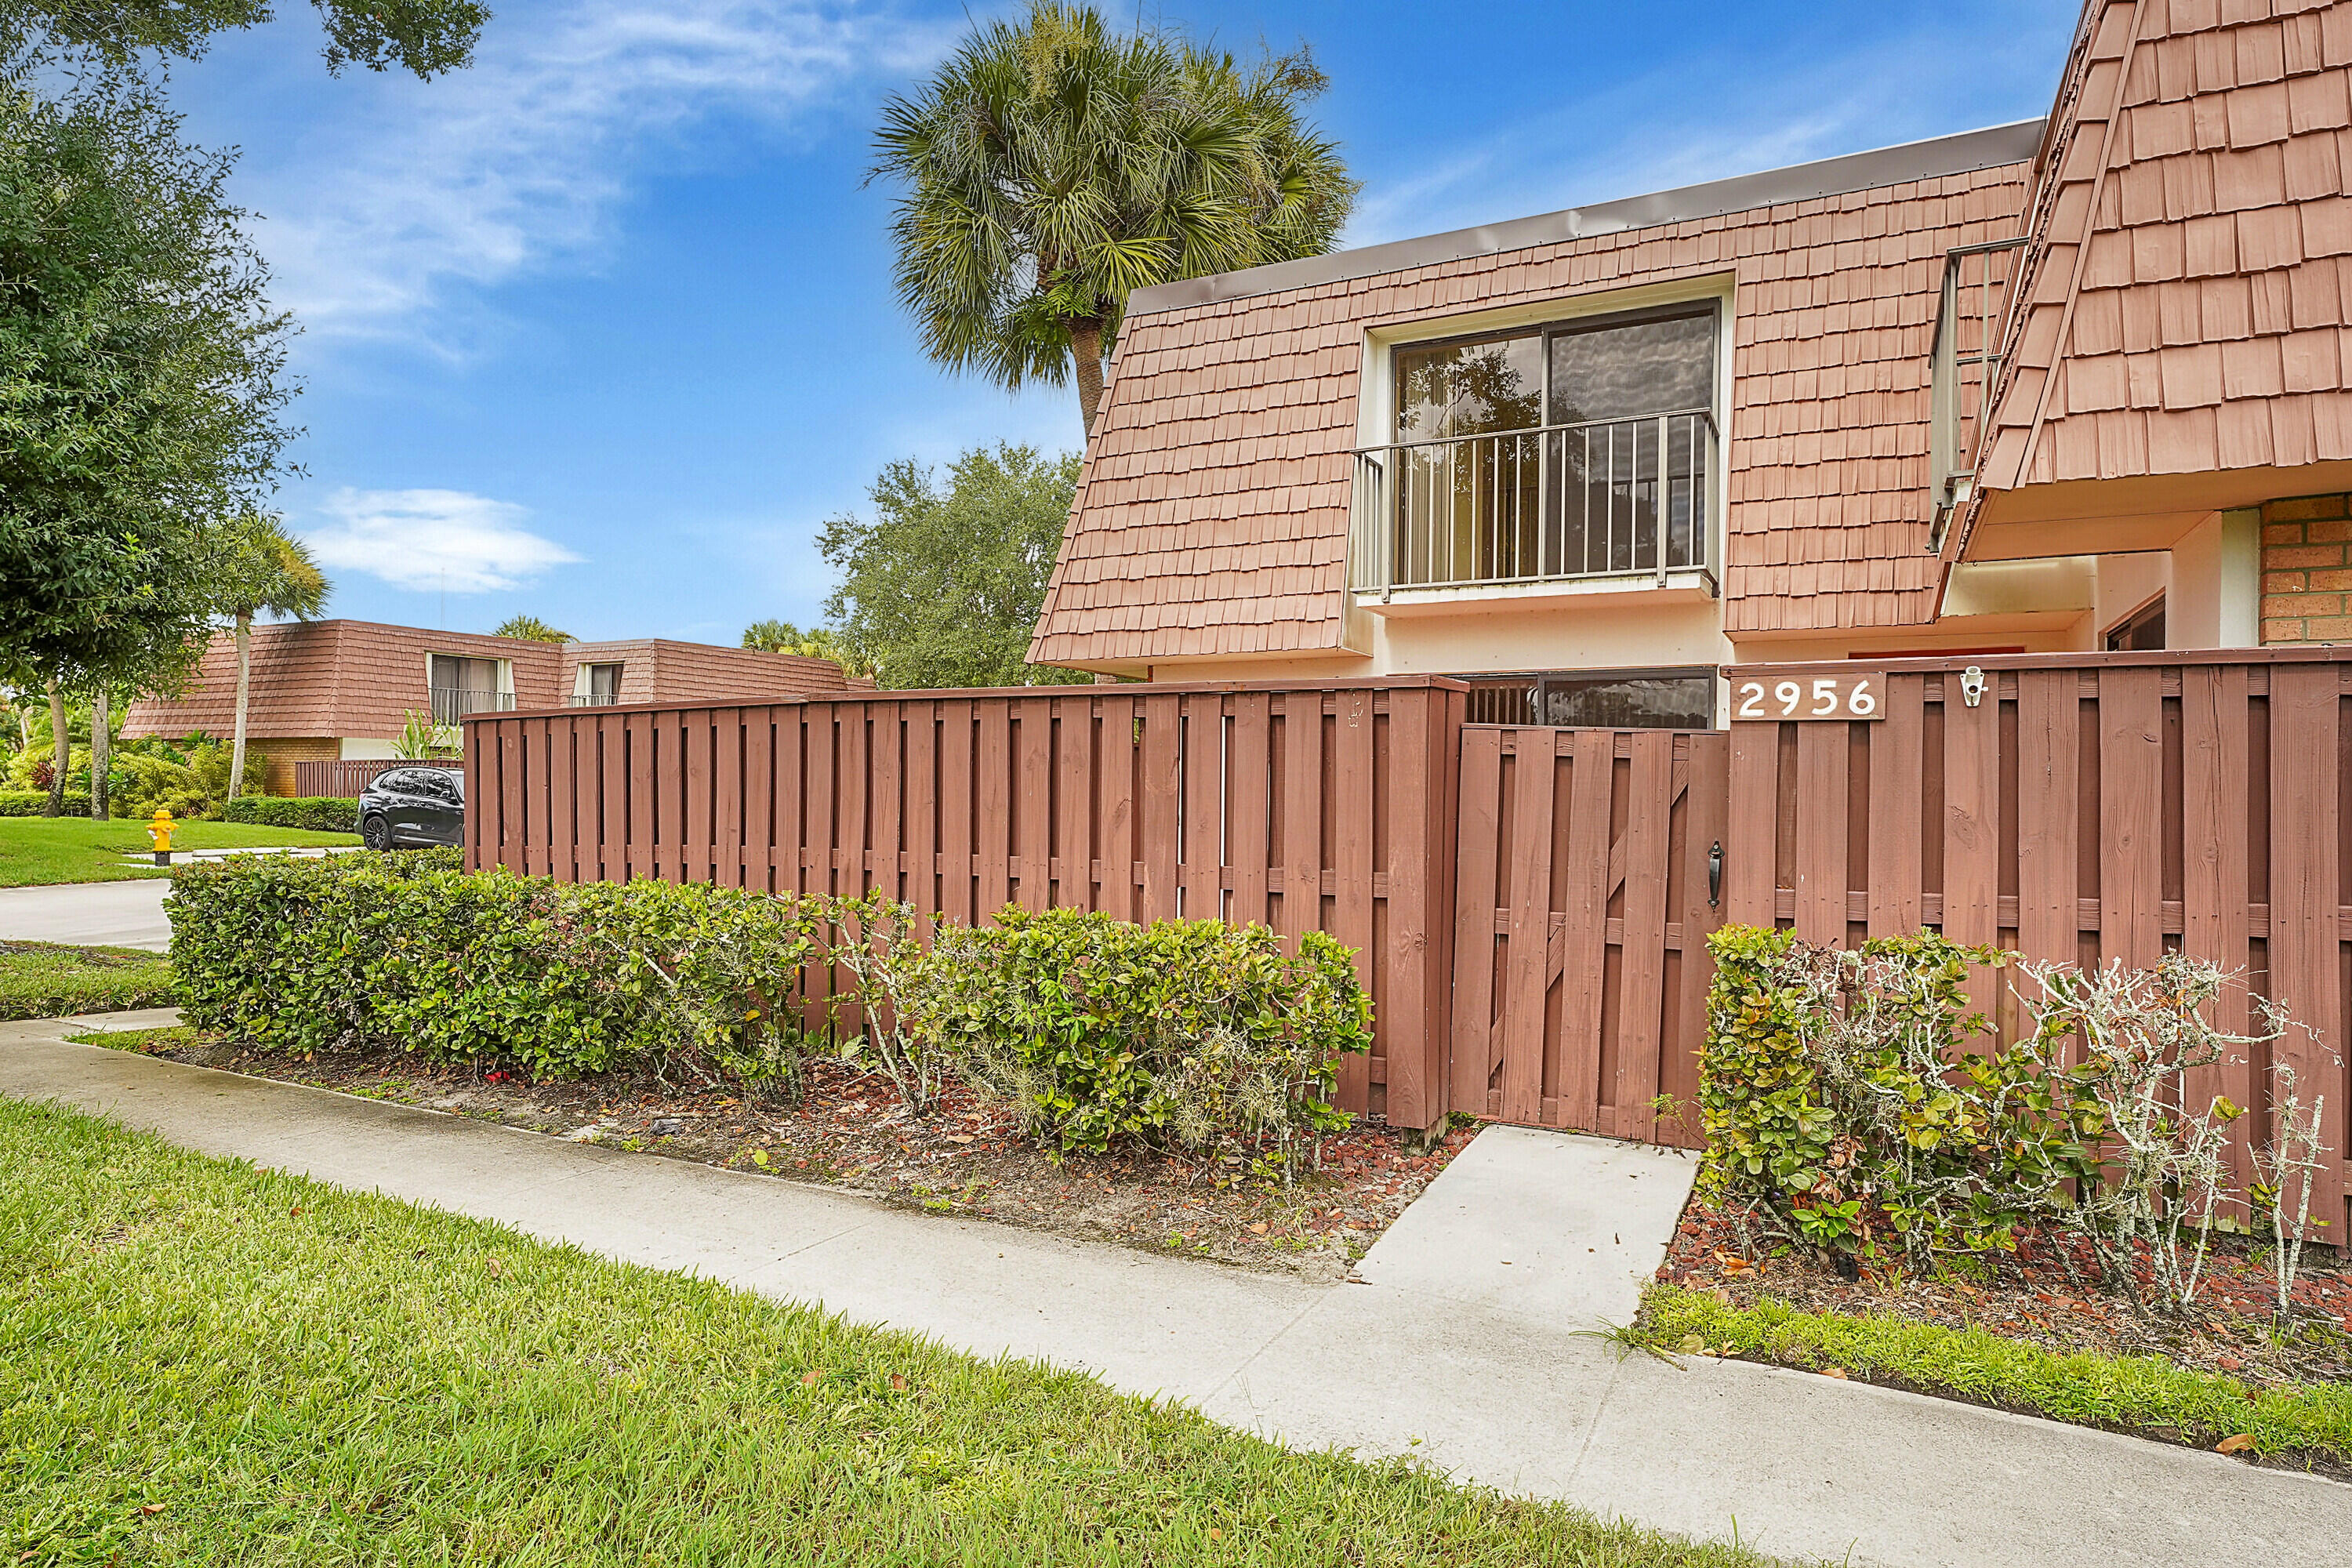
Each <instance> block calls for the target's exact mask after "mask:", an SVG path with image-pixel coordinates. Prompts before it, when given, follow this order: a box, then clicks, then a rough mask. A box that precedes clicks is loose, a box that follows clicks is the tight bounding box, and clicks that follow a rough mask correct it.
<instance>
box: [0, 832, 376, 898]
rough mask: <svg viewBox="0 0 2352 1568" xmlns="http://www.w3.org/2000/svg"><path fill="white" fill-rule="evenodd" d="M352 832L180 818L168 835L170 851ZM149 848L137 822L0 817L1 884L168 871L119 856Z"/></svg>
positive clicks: (307, 840) (332, 840)
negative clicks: (170, 841)
mask: <svg viewBox="0 0 2352 1568" xmlns="http://www.w3.org/2000/svg"><path fill="white" fill-rule="evenodd" d="M358 842H359V837H358V836H357V835H356V834H351V833H312V832H310V831H308V830H307V829H304V828H299V827H264V826H258V825H257V824H254V823H248V822H184V823H182V824H180V825H179V826H178V827H177V828H176V829H175V830H174V831H173V834H172V847H173V848H174V849H240V848H250V847H308V846H310V845H317V844H357V843H358ZM150 848H151V846H150V844H149V842H148V838H147V828H146V826H145V825H144V824H143V823H139V822H122V821H117V822H92V821H91V820H90V819H89V818H88V817H86V816H0V888H27V887H35V886H47V885H48V884H50V883H54V882H116V881H123V880H127V879H133V878H139V877H163V876H168V875H169V874H170V873H169V872H167V871H165V870H163V868H159V867H155V866H152V865H150V866H145V867H140V866H130V865H125V864H124V863H123V859H122V857H123V856H125V855H128V854H132V853H141V854H144V853H146V852H148V851H149V849H150Z"/></svg>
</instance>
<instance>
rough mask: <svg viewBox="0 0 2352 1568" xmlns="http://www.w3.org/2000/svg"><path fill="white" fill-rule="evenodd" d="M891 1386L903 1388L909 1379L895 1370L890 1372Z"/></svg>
mask: <svg viewBox="0 0 2352 1568" xmlns="http://www.w3.org/2000/svg"><path fill="white" fill-rule="evenodd" d="M890 1386H891V1387H893V1388H900V1389H903V1388H905V1387H906V1386H907V1380H906V1379H905V1378H904V1377H903V1376H901V1375H899V1374H898V1373H895V1372H894V1373H891V1374H890Z"/></svg>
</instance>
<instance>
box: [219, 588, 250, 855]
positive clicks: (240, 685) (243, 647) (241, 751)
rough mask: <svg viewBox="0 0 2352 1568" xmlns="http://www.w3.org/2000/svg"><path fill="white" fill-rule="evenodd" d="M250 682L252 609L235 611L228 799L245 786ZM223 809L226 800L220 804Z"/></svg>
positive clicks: (233, 798) (234, 796)
mask: <svg viewBox="0 0 2352 1568" xmlns="http://www.w3.org/2000/svg"><path fill="white" fill-rule="evenodd" d="M252 684H253V612H252V611H251V610H239V611H238V612H237V613H236V739H235V740H234V741H232V742H229V748H228V798H229V800H235V799H236V797H237V795H239V794H240V793H241V792H242V791H243V790H244V788H245V708H246V700H247V698H248V697H249V696H251V694H252ZM222 806H223V809H224V810H226V806H227V802H226V801H224V802H223V803H222Z"/></svg>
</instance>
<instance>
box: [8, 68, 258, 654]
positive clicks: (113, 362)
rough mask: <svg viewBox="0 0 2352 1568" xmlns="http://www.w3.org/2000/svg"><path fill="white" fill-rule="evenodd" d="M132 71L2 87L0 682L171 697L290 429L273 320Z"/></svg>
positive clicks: (238, 242) (192, 162)
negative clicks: (118, 687) (107, 684)
mask: <svg viewBox="0 0 2352 1568" xmlns="http://www.w3.org/2000/svg"><path fill="white" fill-rule="evenodd" d="M179 132H180V124H179V121H178V119H177V117H176V116H174V115H173V114H172V113H171V112H170V111H169V110H167V109H165V108H164V107H163V104H162V102H161V101H160V100H159V99H158V97H157V96H156V91H155V89H154V88H153V87H152V85H150V84H148V83H147V82H145V81H143V80H142V79H139V78H138V77H137V76H135V75H132V74H129V73H113V74H108V75H102V76H101V77H100V78H98V79H95V80H89V81H85V82H84V83H83V84H82V85H81V86H80V87H79V88H78V89H76V90H75V91H74V92H72V93H71V94H70V95H68V96H67V97H65V98H62V99H58V100H48V99H45V98H42V97H40V96H37V94H35V93H33V92H31V91H29V90H27V89H26V86H25V85H24V84H23V83H22V82H21V81H19V80H0V584H5V588H0V680H9V681H18V682H22V681H30V680H46V679H52V678H54V679H59V680H62V681H64V682H65V683H67V684H68V685H84V684H88V683H89V682H90V681H92V680H96V679H107V680H112V681H116V682H119V683H121V684H125V685H131V686H140V687H146V686H154V685H169V684H171V683H173V682H174V681H175V680H176V679H178V678H179V677H180V676H181V674H182V673H184V670H185V669H186V668H187V667H188V665H189V664H190V663H191V662H192V661H193V659H194V656H195V654H196V652H197V651H198V650H199V649H200V648H201V647H202V646H203V642H204V639H205V635H206V633H207V631H208V629H209V626H210V624H211V619H212V617H213V616H215V614H217V613H218V612H219V609H220V607H221V606H220V605H219V603H218V595H219V592H220V590H221V587H222V585H223V584H224V582H225V581H226V580H228V579H229V578H230V577H231V576H232V575H233V574H232V573H231V570H230V568H231V564H232V563H231V559H230V556H231V554H232V553H233V552H234V551H235V549H236V545H237V540H238V535H237V533H236V529H235V527H234V525H235V524H236V521H237V520H239V519H242V518H247V517H249V516H252V515H254V514H256V513H258V512H259V511H261V510H263V504H262V503H263V501H264V499H265V498H266V496H267V494H268V490H269V489H270V488H271V487H272V486H273V485H274V484H275V483H276V481H277V479H278V475H279V473H280V470H281V464H280V452H281V450H282V448H283V447H284V445H285V443H286V441H287V440H288V439H289V437H290V436H291V435H292V434H293V432H292V431H291V430H290V429H289V427H288V426H287V425H286V424H285V422H284V414H285V409H286V405H287V402H288V400H289V396H290V395H291V393H292V390H293V389H292V386H291V384H290V383H289V381H288V379H287V377H286V375H285V343H286V337H287V333H288V331H289V323H288V321H287V319H286V318H285V317H284V316H282V315H279V314H277V313H275V312H273V311H272V310H270V309H269V308H268V303H267V301H266V300H265V299H264V294H263V290H264V287H265V285H266V283H267V280H268V274H267V271H266V268H264V266H263V263H262V260H261V258H260V257H259V255H258V254H257V252H256V251H255V250H254V248H253V247H252V246H251V245H250V244H249V243H248V241H247V238H246V237H245V229H244V224H245V216H246V215H245V214H244V213H243V212H241V211H240V210H239V209H238V208H236V206H234V205H230V203H229V202H228V201H227V199H226V195H225V194H224V191H223V184H224V181H225V180H226V176H227V174H228V169H229V158H228V156H227V155H226V154H219V153H206V152H203V151H200V150H198V149H195V148H193V147H191V146H189V145H187V144H186V143H185V142H183V141H182V140H181V139H180V134H179Z"/></svg>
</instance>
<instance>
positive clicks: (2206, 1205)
mask: <svg viewBox="0 0 2352 1568" xmlns="http://www.w3.org/2000/svg"><path fill="white" fill-rule="evenodd" d="M1708 946H1709V949H1710V951H1712V952H1713V953H1714V954H1715V960H1716V975H1715V980H1714V983H1713V984H1712V986H1711V988H1710V990H1709V992H1708V996H1707V1003H1708V1016H1707V1040H1706V1048H1705V1051H1704V1053H1703V1055H1702V1058H1701V1061H1700V1091H1699V1108H1700V1112H1701V1118H1702V1122H1703V1125H1704V1127H1705V1130H1706V1140H1707V1152H1706V1165H1705V1167H1704V1168H1703V1171H1702V1173H1701V1176H1700V1181H1701V1190H1702V1192H1703V1193H1705V1194H1706V1195H1707V1196H1709V1197H1710V1198H1713V1199H1716V1200H1717V1201H1721V1202H1727V1203H1729V1204H1731V1205H1735V1206H1738V1207H1740V1208H1743V1209H1745V1210H1746V1211H1747V1212H1748V1213H1749V1214H1751V1215H1758V1216H1760V1217H1761V1218H1762V1219H1763V1220H1764V1221H1765V1223H1766V1226H1767V1228H1768V1229H1770V1230H1773V1231H1776V1232H1778V1233H1779V1234H1780V1235H1782V1236H1784V1237H1789V1238H1790V1239H1794V1240H1799V1241H1802V1242H1805V1243H1809V1244H1811V1245H1812V1246H1815V1247H1822V1248H1824V1249H1827V1250H1830V1251H1834V1252H1839V1253H1843V1254H1846V1255H1849V1256H1851V1257H1853V1258H1854V1259H1855V1260H1856V1261H1857V1262H1858V1263H1860V1264H1861V1265H1862V1266H1864V1267H1865V1268H1883V1267H1885V1266H1886V1265H1887V1264H1889V1263H1890V1262H1892V1261H1894V1260H1895V1257H1896V1256H1897V1255H1899V1256H1900V1258H1901V1259H1902V1260H1903V1261H1905V1262H1906V1263H1908V1264H1909V1265H1910V1266H1911V1267H1913V1268H1932V1267H1934V1266H1935V1265H1936V1263H1937V1260H1938V1259H1940V1258H1946V1257H1949V1256H1952V1255H1956V1254H1970V1253H1985V1252H1990V1251H1994V1250H2007V1249H2010V1248H2012V1247H2015V1245H2016V1237H2017V1233H2018V1231H2019V1230H2021V1228H2023V1227H2025V1226H2044V1227H2050V1228H2055V1229H2060V1230H2066V1231H2072V1232H2074V1234H2076V1235H2078V1236H2080V1237H2083V1238H2084V1240H2085V1241H2086V1242H2087V1243H2088V1244H2089V1246H2090V1248H2091V1251H2092V1253H2093V1255H2094V1256H2095V1257H2096V1258H2097V1259H2098V1261H2099V1265H2100V1271H2101V1273H2102V1274H2103V1275H2104V1276H2105V1279H2106V1280H2107V1282H2108V1283H2109V1285H2110V1286H2112V1287H2114V1288H2115V1289H2119V1290H2121V1291H2123V1292H2124V1293H2125V1294H2126V1295H2127V1296H2130V1297H2132V1298H2134V1299H2135V1300H2139V1301H2141V1302H2142V1303H2143V1304H2144V1305H2147V1306H2154V1307H2161V1308H2166V1309H2178V1308H2182V1307H2186V1306H2188V1305H2189V1303H2190V1302H2191V1301H2193V1300H2195V1298H2196V1295H2197V1291H2198V1289H2199V1286H2200V1282H2201V1280H2202V1277H2203V1268H2204V1263H2205V1259H2206V1255H2207V1251H2208V1247H2209V1245H2210V1233H2211V1229H2212V1226H2213V1225H2214V1224H2215V1222H2216V1220H2217V1218H2218V1217H2219V1216H2221V1215H2224V1214H2225V1213H2227V1212H2229V1211H2230V1210H2231V1209H2237V1210H2239V1211H2240V1212H2242V1213H2246V1214H2250V1215H2252V1216H2253V1217H2254V1218H2255V1219H2256V1220H2257V1221H2258V1222H2261V1223H2263V1224H2265V1225H2266V1226H2267V1228H2269V1229H2271V1230H2272V1232H2273V1239H2274V1241H2275V1242H2276V1243H2277V1247H2278V1252H2279V1258H2280V1267H2279V1272H2278V1310H2279V1312H2280V1315H2281V1316H2282V1317H2283V1318H2284V1317H2289V1316H2292V1315H2293V1311H2294V1308H2293V1303H2292V1300H2291V1298H2292V1285H2293V1279H2294V1270H2295V1267H2296V1260H2297V1258H2298V1256H2299V1247H2297V1246H2296V1245H2295V1238H2296V1237H2300V1236H2301V1235H2302V1234H2303V1232H2304V1229H2305V1226H2306V1224H2308V1225H2310V1226H2325V1225H2326V1221H2325V1220H2319V1219H2313V1218H2311V1217H2310V1214H2309V1205H2310V1194H2311V1193H2312V1191H2313V1190H2314V1173H2315V1171H2316V1170H2317V1169H2318V1168H2319V1166H2320V1165H2321V1164H2322V1163H2324V1159H2323V1156H2322V1153H2321V1151H2322V1149H2323V1147H2324V1144H2323V1141H2322V1138H2321V1124H2320V1120H2319V1118H2320V1113H2321V1105H2320V1103H2319V1102H2318V1101H2317V1100H2311V1101H2309V1102H2306V1100H2305V1097H2304V1095H2303V1093H2302V1092H2301V1091H2299V1090H2298V1089H2297V1086H2296V1084H2295V1082H2294V1075H2293V1072H2292V1069H2291V1068H2289V1067H2288V1066H2287V1064H2286V1062H2285V1060H2284V1058H2273V1060H2272V1061H2271V1065H2270V1066H2269V1067H2268V1068H2266V1069H2265V1077H2266V1079H2267V1080H2268V1081H2267V1084H2266V1087H2265V1089H2264V1099H2265V1100H2266V1101H2267V1103H2268V1105H2269V1106H2270V1109H2271V1125H2272V1127H2273V1135H2272V1136H2271V1137H2270V1138H2269V1139H2268V1140H2267V1141H2263V1140H2261V1139H2260V1138H2259V1137H2257V1138H2256V1139H2255V1140H2254V1141H2253V1145H2254V1146H2253V1147H2252V1165H2253V1167H2254V1178H2255V1179H2254V1180H2252V1182H2250V1183H2248V1184H2245V1185H2244V1186H2243V1187H2242V1188H2240V1187H2239V1186H2237V1185H2236V1184H2235V1178H2234V1176H2233V1174H2232V1172H2231V1164H2230V1162H2229V1160H2228V1159H2227V1158H2226V1151H2227V1149H2228V1146H2229V1140H2230V1132H2229V1131H2228V1129H2229V1126H2230V1124H2231V1122H2233V1121H2237V1120H2239V1119H2240V1118H2241V1117H2243V1116H2245V1115H2246V1111H2245V1110H2242V1109H2241V1108H2240V1107H2238V1106H2235V1105H2232V1104H2231V1103H2230V1102H2229V1100H2226V1099H2224V1098H2221V1097H2220V1096H2214V1097H2212V1098H2210V1100H2208V1101H2207V1102H2206V1103H2205V1104H2203V1105H2199V1104H2197V1103H2195V1102H2194V1100H2193V1099H2192V1097H2191V1095H2190V1093H2189V1080H2190V1078H2191V1076H2192V1075H2195V1074H2198V1073H2199V1072H2200V1069H2204V1068H2211V1067H2215V1066H2217V1065H2219V1064H2220V1063H2221V1062H2223V1061H2225V1060H2232V1059H2234V1060H2238V1061H2245V1060H2249V1059H2251V1060H2256V1061H2260V1060H2263V1058H2264V1057H2265V1056H2266V1055H2269V1054H2270V1053H2266V1052H2265V1051H2264V1050H2263V1047H2268V1046H2269V1045H2271V1044H2272V1043H2273V1042H2275V1041H2276V1040H2277V1039H2278V1038H2280V1037H2281V1036H2282V1035H2283V1034H2284V1032H2285V1030H2286V1029H2287V1028H2288V1027H2289V1026H2290V1025H2291V1021H2290V1020H2289V1019H2288V1018H2287V1016H2286V1015H2285V1013H2284V1010H2283V1009H2282V1008H2280V1007H2279V1006H2277V1005H2275V1004H2274V1003H2272V1002H2269V1001H2267V1000H2263V999H2262V998H2259V997H2258V998H2254V999H2253V1001H2254V1012H2255V1015H2256V1016H2258V1017H2259V1019H2260V1020H2261V1022H2262V1032H2261V1033H2259V1034H2257V1035H2252V1036H2240V1035H2232V1034H2230V1033H2228V1032H2226V1031H2224V1030H2222V1029H2221V1028H2219V1027H2217V1026H2215V1024H2214V1023H2213V1019H2214V1017H2215V1016H2218V1014H2219V1013H2220V1012H2221V1011H2222V1010H2221V1009H2218V1008H2216V1007H2215V1006H2214V1005H2213V1003H2214V1002H2215V1001H2216V999H2217V998H2218V997H2219V996H2220V995H2221V993H2222V991H2223V990H2224V989H2225V988H2226V987H2227V986H2229V985H2230V984H2231V977H2230V976H2228V975H2226V974H2224V973H2222V972H2221V970H2220V969H2219V968H2217V967H2216V966H2215V965H2213V964H2212V963H2210V962H2207V961H2205V960H2202V959H2197V958H2191V957H2189V956H2187V955H2184V954H2181V953H2177V952H2175V953H2168V954H2166V955H2164V957H2163V958H2161V959H2160V960H2158V963H2156V964H2155V965H2154V966H2153V967H2152V968H2149V969H2144V970H2142V969H2131V968H2127V967H2126V966H2124V965H2123V964H2121V963H2110V964H2108V965H2107V966H2105V968H2103V969H2098V970H2093V971H2090V972H2087V973H2086V972H2084V971H2081V970H2078V969H2076V968H2074V966H2073V965H2070V964H2063V963H2023V964H2022V965H2021V967H2022V969H2023V971H2024V973H2026V975H2027V976H2028V979H2029V981H2030V982H2031V984H2028V985H2025V986H2021V987H2019V988H2018V990H2017V998H2018V1003H2019V1007H2020V1011H2021V1014H2022V1015H2023V1016H2024V1017H2025V1018H2027V1019H2028V1020H2029V1021H2030V1022H2031V1024H2032V1029H2031V1031H2030V1032H2029V1033H2028V1034H2026V1036H2025V1037H2023V1038H2022V1039H2020V1040H2019V1041H2017V1042H2016V1043H2015V1044H2013V1045H2011V1046H2008V1047H1996V1046H1993V1045H1991V1044H1990V1043H1983V1044H1981V1045H1979V1044H1975V1043H1974V1042H1979V1040H1980V1038H1981V1037H1984V1036H1987V1035H1989V1034H1990V1033H1991V1027H1990V1025H1988V1024H1987V1023H1986V1022H1985V1020H1984V1018H1983V1017H1982V1016H1980V1015H1976V1014H1971V1013H1969V1010H1968V997H1967V993H1966V991H1965V989H1964V987H1965V984H1966V982H1967V979H1968V975H1969V969H1970V968H1971V966H1974V965H1979V964H1983V965H1990V966H2002V965H2006V964H2007V963H2008V962H2009V960H2010V959H2011V957H2013V956H2014V955H2012V954H2008V953H2002V952H1995V951H1993V950H1990V949H1987V948H1978V947H1967V946H1963V945H1961V944H1959V943H1957V942H1949V941H1947V940H1946V939H1945V938H1943V937H1941V936H1937V935H1935V934H1933V933H1932V932H1927V931H1922V932H1920V933H1919V934H1918V935H1916V936H1906V937H1892V938H1882V939H1878V940H1874V941H1872V942H1865V943H1864V944H1863V946H1862V948H1861V949H1860V950H1859V951H1855V952H1847V951H1843V950H1840V949H1837V948H1823V947H1815V946H1811V945H1810V944H1808V943H1805V942H1799V941H1798V940H1797V939H1796V938H1795V936H1794V935H1792V934H1791V933H1790V932H1788V931H1761V930H1758V929H1757V928H1755V927H1752V926H1731V927H1727V928H1725V929H1724V930H1723V931H1718V932H1717V933H1716V935H1715V936H1714V937H1713V938H1711V939H1710V940H1709V943H1708Z"/></svg>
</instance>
